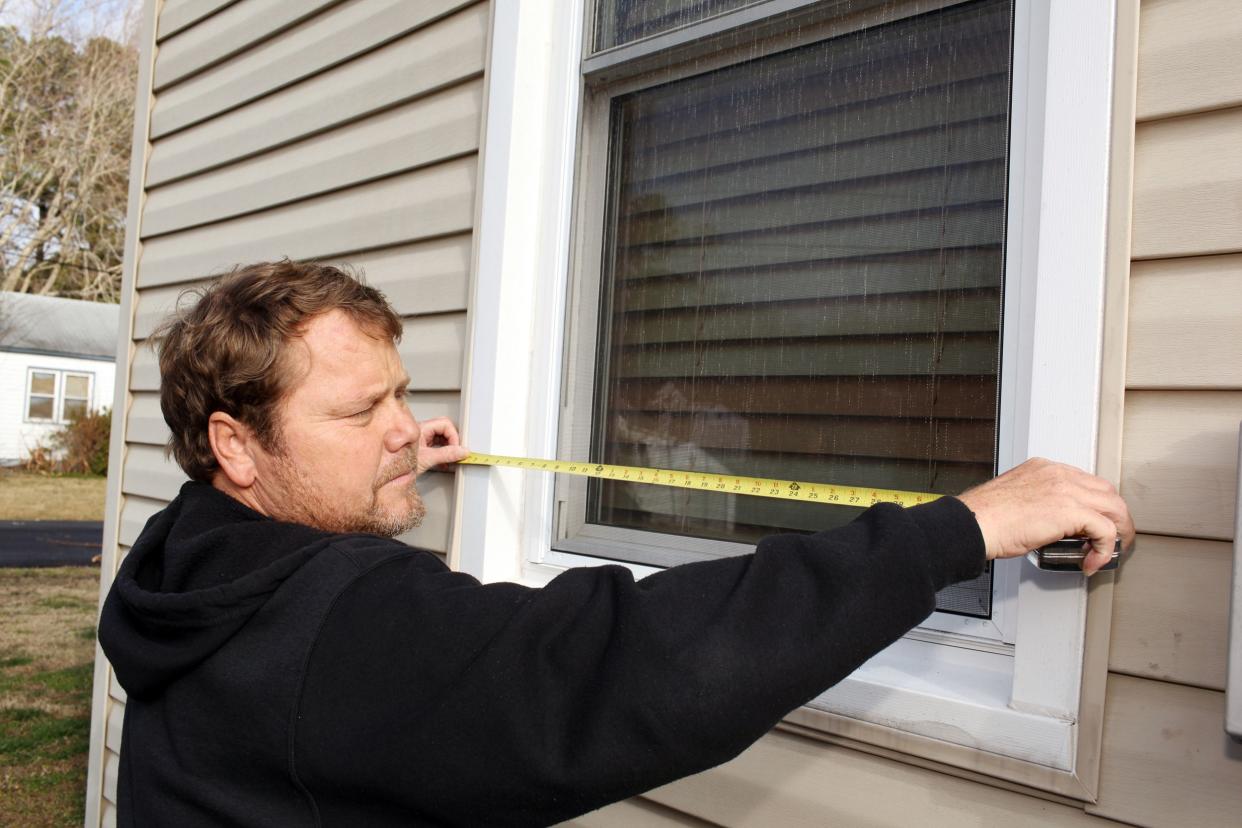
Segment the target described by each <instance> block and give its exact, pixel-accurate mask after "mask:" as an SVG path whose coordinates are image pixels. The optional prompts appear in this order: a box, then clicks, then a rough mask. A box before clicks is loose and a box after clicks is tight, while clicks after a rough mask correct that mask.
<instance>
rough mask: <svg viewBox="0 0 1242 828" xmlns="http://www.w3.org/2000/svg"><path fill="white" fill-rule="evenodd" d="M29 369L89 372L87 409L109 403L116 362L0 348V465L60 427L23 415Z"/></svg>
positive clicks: (27, 452)
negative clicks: (89, 389)
mask: <svg viewBox="0 0 1242 828" xmlns="http://www.w3.org/2000/svg"><path fill="white" fill-rule="evenodd" d="M32 368H36V369H44V370H49V371H71V372H73V373H75V374H90V375H91V376H92V377H93V379H92V381H91V399H90V403H89V408H90V410H91V411H97V410H98V409H100V408H103V407H106V406H110V405H112V391H113V383H114V378H115V376H116V364H115V363H113V362H112V361H111V360H107V359H81V358H79V357H66V356H52V355H45V354H28V353H22V352H15V351H0V388H3V389H5V392H4V393H3V394H0V465H13V464H15V463H19V462H21V461H22V460H25V459H26V458H27V457H28V456H29V455H30V450H31V449H32V448H34V447H35V446H37V445H39V443H40V442H42V441H43V440H46V439H47V438H48V437H50V436H51V435H52V434H53V433H54V432H55V431H56V430H57V429H59V428H60V427H61V424H59V423H52V422H32V421H30V420H29V419H27V417H26V413H27V410H26V400H27V398H28V393H29V390H30V386H29V379H28V377H29V371H30V369H32Z"/></svg>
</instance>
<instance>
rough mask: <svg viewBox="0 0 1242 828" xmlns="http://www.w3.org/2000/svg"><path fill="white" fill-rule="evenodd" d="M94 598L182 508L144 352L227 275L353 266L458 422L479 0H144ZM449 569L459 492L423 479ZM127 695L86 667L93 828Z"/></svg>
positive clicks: (431, 404) (429, 542) (418, 385)
mask: <svg viewBox="0 0 1242 828" xmlns="http://www.w3.org/2000/svg"><path fill="white" fill-rule="evenodd" d="M145 15H146V20H145V26H146V33H145V38H146V42H145V43H144V44H143V45H142V64H141V72H142V75H141V76H140V78H139V88H138V107H137V110H138V122H137V124H136V127H135V143H134V146H135V157H134V164H133V170H132V173H131V193H130V199H131V200H130V213H129V215H130V217H131V220H130V227H129V233H130V236H129V239H128V245H127V261H126V273H125V285H124V288H123V293H124V300H123V307H122V313H121V334H120V337H121V346H122V347H121V350H120V353H122V354H128V360H127V363H126V365H125V366H124V368H123V370H122V371H121V375H122V376H123V377H125V383H124V384H123V387H122V388H121V389H119V391H118V394H117V410H118V411H120V412H123V415H122V416H118V417H116V418H115V421H114V431H113V436H114V439H113V444H114V451H116V452H118V454H114V456H113V465H112V468H113V470H114V471H113V474H112V475H111V476H110V479H109V498H108V514H107V521H106V524H105V538H106V539H107V541H106V542H105V557H104V563H103V573H102V579H101V580H102V583H101V595H102V594H104V593H106V590H107V588H108V586H109V585H110V583H111V579H112V577H113V575H114V573H115V572H116V567H117V565H118V564H119V562H120V560H121V559H122V557H123V556H124V554H125V551H126V550H127V549H128V548H129V546H130V544H132V543H133V542H134V540H135V538H136V537H137V535H138V532H139V531H140V530H141V528H142V526H143V524H144V523H145V522H146V520H147V518H148V517H150V516H151V515H152V514H154V513H155V512H156V511H158V510H159V509H160V508H162V507H163V505H164V504H165V503H167V502H168V501H169V500H170V499H172V497H174V496H175V495H176V493H177V490H178V488H179V487H180V485H181V483H182V482H183V481H184V479H185V478H184V475H183V474H182V473H181V471H180V469H178V468H177V467H176V465H175V464H173V463H172V462H171V461H169V460H168V459H166V458H165V457H164V452H163V446H164V443H165V441H166V438H167V431H166V426H165V424H164V421H163V417H162V416H161V414H160V410H159V398H158V389H159V373H158V367H157V365H156V362H155V356H154V353H153V352H152V350H151V348H150V347H148V345H147V343H146V340H147V338H148V337H149V336H150V334H151V332H152V330H153V329H154V328H155V326H156V325H157V324H158V323H159V321H160V320H161V318H162V317H164V316H165V315H166V314H167V312H168V310H169V309H170V308H171V307H173V306H174V304H175V303H176V302H177V301H178V297H179V296H180V295H181V293H182V292H183V291H184V290H185V289H186V288H188V287H194V286H196V285H199V284H203V283H205V282H206V281H207V280H209V279H210V278H211V277H212V276H213V275H215V274H219V273H222V272H225V271H227V270H228V269H229V268H230V267H232V266H234V265H237V264H245V263H249V262H253V261H258V260H265V259H277V258H281V257H288V258H291V259H296V260H309V259H314V260H319V261H326V262H332V263H347V264H348V265H350V266H352V267H354V268H356V269H358V270H361V271H363V272H364V273H365V275H366V278H367V281H368V283H370V284H372V285H374V286H376V287H378V288H380V289H381V290H383V291H384V293H385V294H387V296H388V297H389V299H390V301H391V302H392V303H393V305H394V307H395V308H396V310H397V312H398V313H399V314H400V315H401V316H402V318H403V321H404V327H405V333H404V337H403V340H402V343H401V346H400V350H401V355H402V358H403V359H404V361H405V364H406V365H407V366H408V368H409V370H410V373H411V376H412V377H413V382H412V385H411V392H410V404H411V407H412V409H413V411H414V413H415V415H416V416H418V417H420V418H429V417H434V416H440V415H447V416H450V417H454V418H456V417H457V415H458V411H459V396H460V388H461V375H462V358H463V357H462V354H463V346H464V342H463V339H464V331H465V310H466V295H467V276H468V270H469V266H470V259H471V255H472V228H473V224H474V215H475V171H476V168H477V166H478V164H477V154H478V147H479V136H480V133H481V119H482V112H483V101H482V98H483V88H484V87H483V70H484V62H485V54H486V46H487V35H488V26H489V20H490V14H489V6H488V3H487V2H477V0H423V1H422V2H418V3H410V2H406V0H345V1H344V2H341V1H340V0H311V1H309V2H299V3H291V2H285V1H284V0H239V2H222V1H221V0H210V1H209V2H203V0H165V1H164V2H157V0H147V2H146V9H145ZM420 488H421V490H422V492H423V496H424V499H425V501H426V503H427V507H428V508H427V511H428V518H427V520H426V521H425V522H424V524H423V526H422V527H420V528H419V529H417V530H415V531H414V532H412V533H410V534H409V535H408V536H406V537H405V539H406V540H408V541H409V542H410V543H413V544H415V545H418V546H422V547H424V548H427V549H430V550H432V551H434V552H436V553H439V554H441V555H443V554H444V552H445V551H446V549H447V544H448V538H449V535H450V530H451V525H450V521H451V516H452V498H453V478H452V476H451V475H444V474H434V473H433V474H429V475H428V476H427V477H426V478H424V480H423V482H422V483H420ZM124 702H125V694H124V691H123V690H122V689H121V688H120V686H119V685H118V684H117V683H116V681H115V679H114V678H113V677H112V674H111V670H110V669H109V668H108V666H107V663H106V661H104V660H103V659H102V657H101V658H100V660H99V663H98V665H97V669H96V680H95V696H94V707H93V711H92V713H93V715H92V750H91V757H90V778H89V781H88V791H87V797H86V798H87V820H86V821H87V824H88V825H97V824H103V825H110V824H113V823H114V822H115V819H116V812H115V807H114V803H115V797H116V778H117V768H118V761H119V760H118V755H119V750H120V736H121V722H122V717H123V715H124Z"/></svg>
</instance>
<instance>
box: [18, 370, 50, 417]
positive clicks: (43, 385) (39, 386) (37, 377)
mask: <svg viewBox="0 0 1242 828" xmlns="http://www.w3.org/2000/svg"><path fill="white" fill-rule="evenodd" d="M56 376H57V374H56V372H55V371H31V372H30V396H29V397H28V399H27V402H26V419H28V420H55V419H56Z"/></svg>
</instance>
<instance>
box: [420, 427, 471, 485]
mask: <svg viewBox="0 0 1242 828" xmlns="http://www.w3.org/2000/svg"><path fill="white" fill-rule="evenodd" d="M419 428H420V429H421V431H422V435H421V436H420V437H419V439H418V473H419V474H422V473H423V472H425V471H428V470H430V469H435V470H436V471H449V470H451V468H452V464H453V463H457V462H459V461H461V460H462V458H464V457H465V456H466V455H467V454H469V453H470V452H469V450H467V449H466V447H465V446H463V445H462V444H461V437H460V436H459V435H458V434H457V426H455V425H453V421H452V420H450V419H449V418H448V417H434V418H432V419H430V420H426V421H423V422H421V423H419Z"/></svg>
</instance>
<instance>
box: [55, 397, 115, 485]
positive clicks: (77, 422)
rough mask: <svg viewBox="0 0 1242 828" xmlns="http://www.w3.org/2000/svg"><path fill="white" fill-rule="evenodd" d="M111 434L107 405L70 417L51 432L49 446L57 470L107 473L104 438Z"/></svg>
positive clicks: (106, 450) (106, 454) (106, 449)
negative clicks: (56, 457)
mask: <svg viewBox="0 0 1242 828" xmlns="http://www.w3.org/2000/svg"><path fill="white" fill-rule="evenodd" d="M111 436H112V412H111V411H110V410H108V409H107V408H105V409H102V410H100V411H90V412H87V413H86V414H83V415H81V416H80V417H74V418H73V419H72V420H70V421H69V424H68V425H66V426H65V427H64V428H62V429H60V430H59V431H57V432H56V433H55V434H53V435H52V441H51V442H52V447H53V448H54V449H56V452H57V454H58V455H59V459H60V470H61V471H66V472H80V473H82V474H98V475H104V474H107V473H108V440H109V438H110V437H111Z"/></svg>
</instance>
